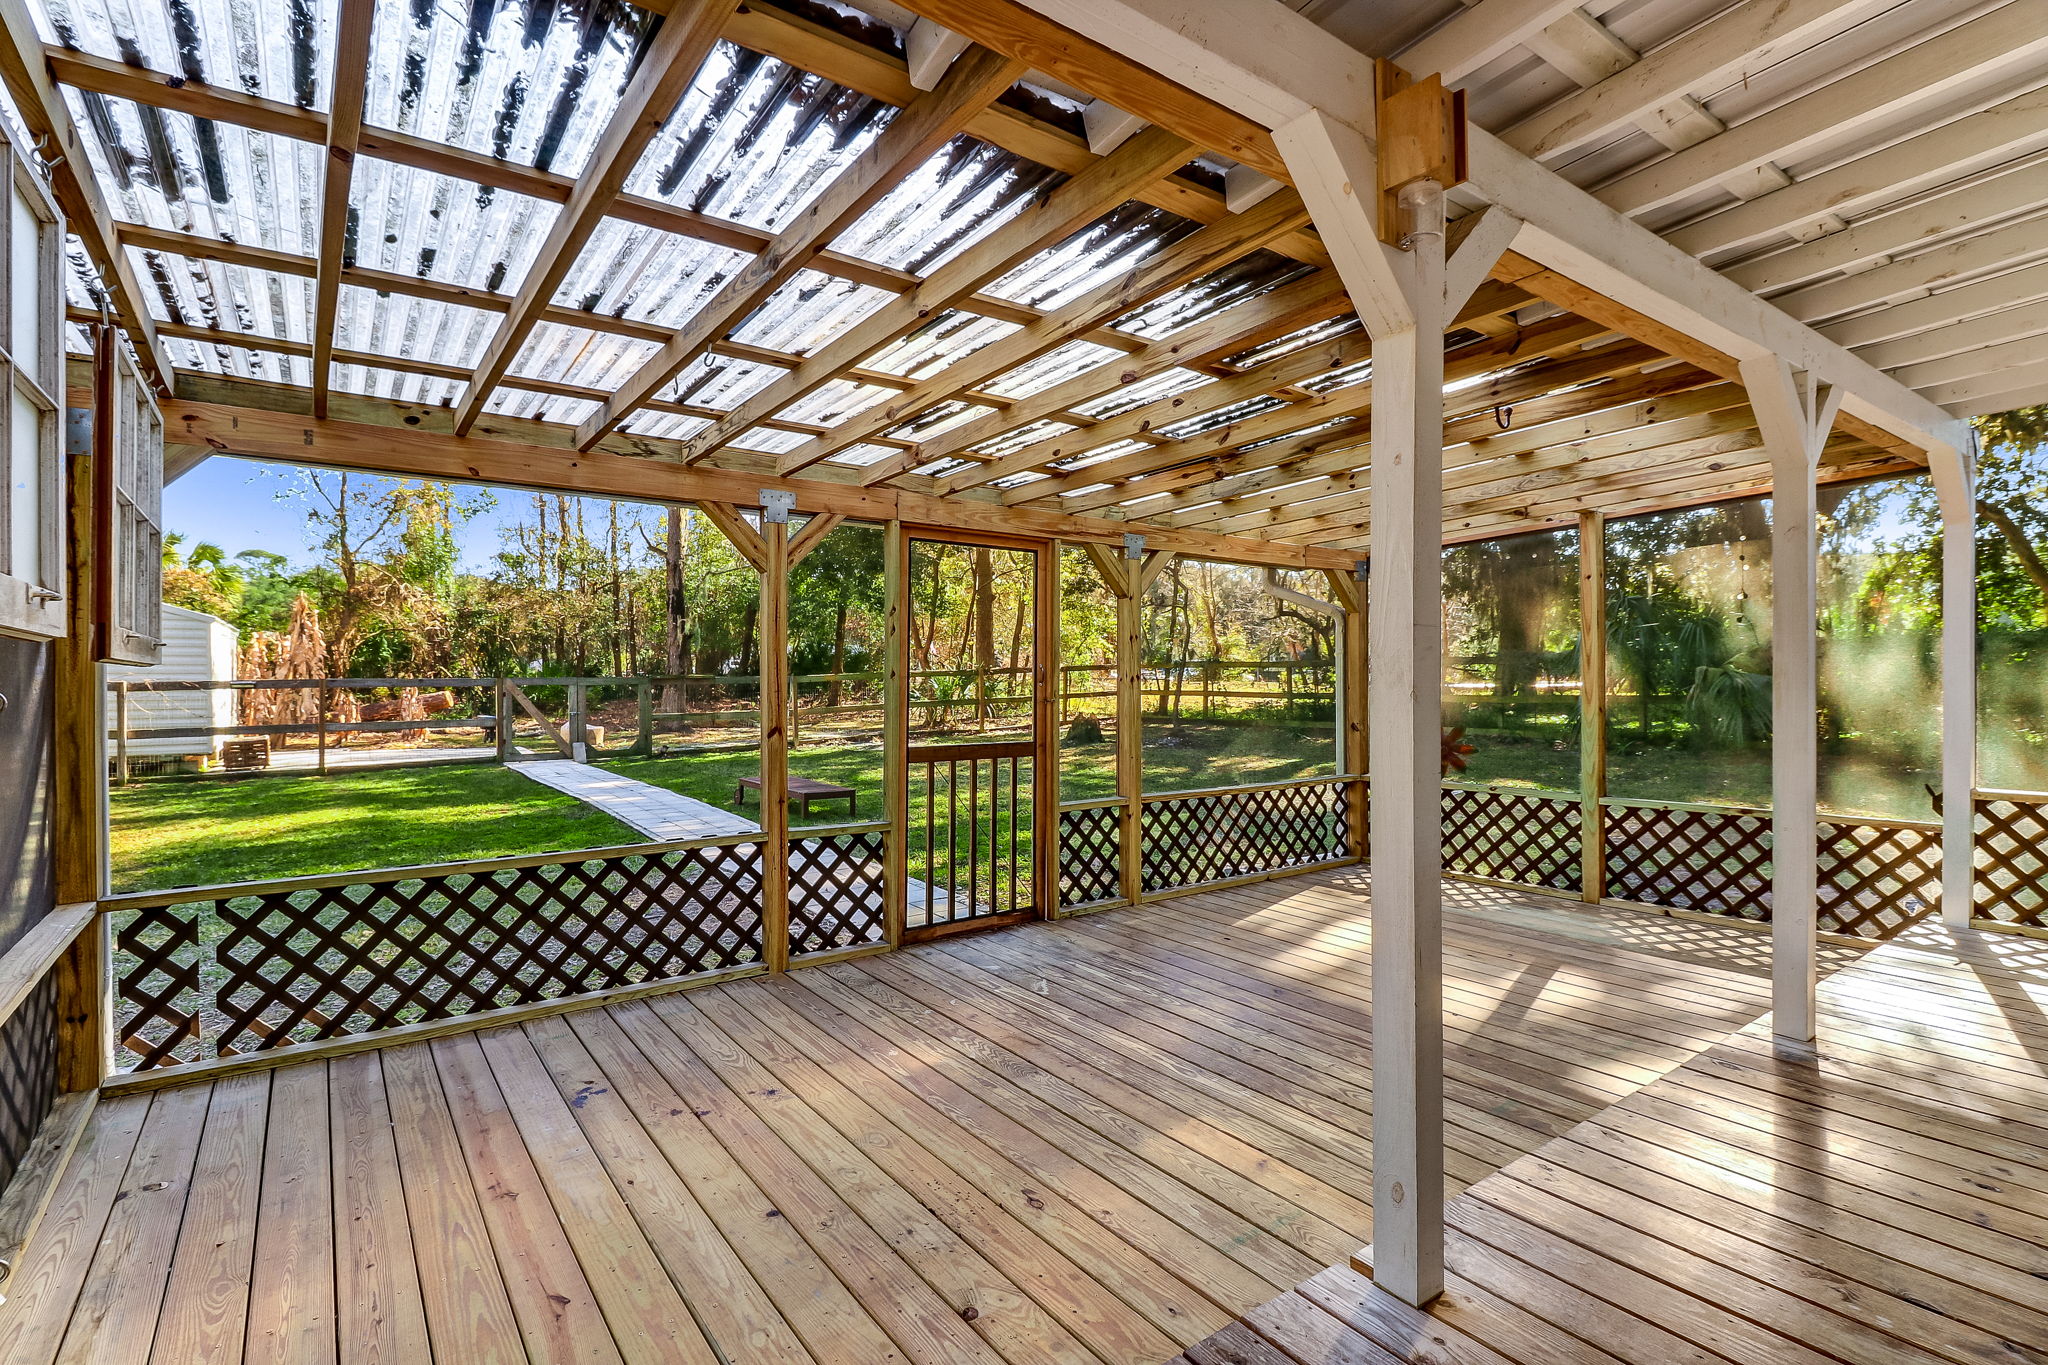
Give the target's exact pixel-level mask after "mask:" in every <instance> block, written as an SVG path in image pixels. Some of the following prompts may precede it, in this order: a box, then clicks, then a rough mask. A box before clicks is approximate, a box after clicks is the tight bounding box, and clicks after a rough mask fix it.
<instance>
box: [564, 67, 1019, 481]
mask: <svg viewBox="0 0 2048 1365" xmlns="http://www.w3.org/2000/svg"><path fill="white" fill-rule="evenodd" d="M1023 73H1024V67H1023V66H1022V65H1021V64H1020V63H1018V62H1015V61H1013V60H1011V59H1009V58H1006V57H1001V56H998V55H997V54H995V53H993V52H989V51H988V50H987V49H985V48H976V49H973V50H971V51H969V52H966V53H964V54H962V55H961V57H960V58H959V60H957V61H956V62H954V63H953V65H952V67H951V68H950V69H949V70H948V71H947V72H946V75H945V77H944V79H942V80H941V81H940V82H939V84H938V87H937V88H936V89H934V90H933V91H932V92H931V93H930V94H929V95H925V96H923V97H921V98H919V99H917V100H914V101H912V102H911V103H910V105H909V106H907V107H906V108H905V109H904V110H903V111H902V112H901V113H900V114H898V115H897V116H896V117H895V118H894V119H892V120H890V122H889V126H888V127H887V128H885V129H883V130H882V133H881V135H880V136H879V137H877V138H876V139H875V141H874V143H873V144H872V145H871V146H869V147H868V149H867V150H866V151H864V152H863V153H861V155H860V156H859V157H858V158H856V159H855V161H854V162H853V164H852V165H850V166H848V167H847V168H846V169H845V170H844V171H842V172H841V173H840V174H839V176H838V178H836V179H835V180H834V181H833V182H832V183H831V184H830V185H829V186H827V187H826V188H825V189H824V190H823V191H822V192H821V193H820V194H819V195H818V197H817V198H816V199H814V200H813V201H812V202H811V204H810V206H809V207H808V208H806V209H805V210H804V211H803V212H802V213H800V214H798V215H797V217H796V220H795V221H794V222H792V223H791V224H790V225H789V226H788V227H787V228H785V229H783V231H782V232H781V233H780V234H778V235H777V237H776V239H775V241H774V243H773V244H771V245H770V246H769V247H768V248H767V249H766V250H765V251H763V252H761V254H760V255H758V256H755V257H754V258H753V259H752V260H751V261H749V262H748V263H747V264H746V266H745V267H744V268H742V269H741V270H740V271H738V272H737V273H736V274H735V275H734V276H733V277H732V278H731V279H730V280H728V281H727V282H726V284H725V287H724V288H722V289H720V290H719V291H718V293H717V295H716V296H715V297H713V298H712V299H711V300H710V301H709V302H707V303H705V304H704V305H703V306H702V307H700V308H699V309H697V311H696V312H695V313H693V314H691V316H690V319H689V321H688V322H687V323H685V324H684V325H683V327H682V329H681V330H680V331H679V332H677V334H676V336H675V338H674V339H673V340H671V341H670V342H669V343H668V344H667V345H665V346H663V347H662V348H661V350H660V351H658V352H656V353H655V354H654V355H653V356H651V357H649V359H648V360H647V362H646V363H645V364H644V365H642V366H641V367H640V369H639V370H637V371H635V372H634V373H633V375H632V376H630V377H629V378H628V379H627V380H626V382H625V383H624V384H622V385H621V386H620V387H619V390H618V392H617V393H615V394H614V395H613V396H612V397H611V399H610V400H609V401H607V402H606V403H605V405H604V406H603V407H602V408H601V409H599V410H598V412H596V413H595V414H593V415H592V416H591V417H590V419H589V420H588V421H586V422H584V424H583V425H582V427H581V428H580V429H579V430H578V432H577V438H576V443H577V445H578V447H579V448H581V449H584V450H588V449H590V448H591V447H592V446H594V445H596V444H597V443H598V441H600V440H602V439H603V438H604V436H605V434H606V433H607V432H609V431H610V430H611V429H612V428H613V427H614V426H616V425H617V424H618V423H619V422H620V421H622V420H624V419H625V418H626V417H627V416H629V415H630V414H631V413H632V412H633V411H634V410H635V409H636V408H639V407H641V406H643V405H644V404H645V403H646V402H647V401H648V400H649V399H651V398H653V397H654V396H655V395H656V394H657V393H658V392H660V390H661V388H662V386H663V385H665V384H667V383H668V382H669V380H671V379H673V378H674V377H675V376H676V375H677V374H678V373H680V372H681V371H682V369H683V368H684V367H685V366H686V365H688V364H689V363H690V362H691V361H693V360H695V359H696V358H697V357H698V356H700V355H702V354H703V353H704V350H705V348H706V347H707V346H709V345H710V344H711V343H712V342H714V341H717V340H719V339H721V338H723V337H724V336H725V335H726V333H728V332H730V331H731V330H732V329H733V328H734V327H736V326H738V325H739V324H740V323H741V322H743V321H745V320H746V318H747V317H748V315H749V314H751V313H752V312H753V311H754V310H755V309H756V308H758V307H760V306H761V304H763V303H764V302H766V301H767V300H768V298H769V297H770V296H771V295H773V294H774V293H775V291H776V290H777V289H779V288H781V287H782V286H783V285H784V284H785V283H787V282H788V281H789V280H790V278H791V277H793V276H794V275H795V274H796V273H797V271H799V270H801V269H803V268H804V267H805V266H806V265H807V264H809V262H810V260H811V258H812V257H813V256H815V255H816V254H817V253H818V252H819V251H821V250H823V249H824V248H825V247H826V246H827V245H828V244H829V243H830V242H831V241H832V240H833V239H834V238H836V237H838V236H839V234H840V233H841V232H843V231H845V230H846V229H847V228H848V227H850V226H852V225H853V223H854V222H855V221H856V220H858V219H859V217H860V216H861V215H862V214H863V213H866V212H867V211H868V210H869V209H870V208H872V207H874V205H875V204H876V203H878V202H880V200H881V199H882V197H883V196H884V195H886V194H888V192H889V191H890V190H891V189H893V188H895V185H896V182H897V181H898V180H899V179H901V178H902V177H903V176H905V175H907V174H909V173H910V172H911V171H912V170H914V169H915V168H916V167H917V166H919V165H921V164H923V163H924V162H925V161H926V160H927V159H929V158H930V157H931V156H933V155H934V154H935V153H937V152H938V151H939V149H941V148H942V147H944V146H945V145H946V144H947V143H948V142H950V141H952V140H953V138H954V137H956V136H958V135H959V133H960V132H961V131H962V130H963V129H965V128H966V127H967V125H968V124H969V123H970V122H972V120H973V118H974V116H975V115H976V114H977V113H979V112H980V111H981V110H983V109H985V108H986V107H987V106H988V105H989V104H990V103H991V102H993V101H994V99H995V98H996V96H998V95H1000V94H1002V93H1003V91H1005V90H1007V89H1009V88H1010V86H1012V85H1014V84H1015V83H1016V81H1017V78H1018V77H1019V76H1021V75H1022V74H1023Z"/></svg>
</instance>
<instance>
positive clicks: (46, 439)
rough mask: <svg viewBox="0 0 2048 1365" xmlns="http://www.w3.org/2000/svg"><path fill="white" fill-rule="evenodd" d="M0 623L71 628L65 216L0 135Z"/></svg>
mask: <svg viewBox="0 0 2048 1365" xmlns="http://www.w3.org/2000/svg"><path fill="white" fill-rule="evenodd" d="M0 180H4V181H5V183H6V185H7V213H6V217H5V221H4V222H0V243H4V246H0V295H4V298H0V388H4V391H5V394H6V400H7V411H6V414H5V416H4V418H0V631H6V632H7V633H9V634H14V635H28V636H36V637H42V638H53V637H56V636H61V635H63V634H64V633H65V629H66V626H67V622H66V619H65V618H66V613H65V606H64V593H63V584H64V517H65V513H64V497H63V492H64V484H63V470H64V459H63V441H62V432H61V430H60V425H59V424H60V423H61V421H62V420H63V415H64V408H63V401H62V398H63V393H64V355H63V342H62V336H61V331H60V328H61V323H62V318H63V306H64V291H63V288H62V285H61V283H60V281H59V276H58V253H59V251H60V250H61V248H62V246H63V243H64V219H63V215H62V214H60V213H59V212H58V210H57V205H56V201H55V200H53V199H52V198H51V197H50V192H49V189H48V188H47V187H46V186H45V185H44V184H43V182H42V178H41V175H40V173H39V172H38V171H37V169H36V167H35V166H34V164H33V163H32V162H31V161H30V160H29V159H28V158H26V157H24V156H23V155H21V154H20V152H19V151H18V150H17V149H16V148H15V147H14V145H13V144H12V143H11V142H9V141H8V140H7V139H6V138H5V137H4V136H0Z"/></svg>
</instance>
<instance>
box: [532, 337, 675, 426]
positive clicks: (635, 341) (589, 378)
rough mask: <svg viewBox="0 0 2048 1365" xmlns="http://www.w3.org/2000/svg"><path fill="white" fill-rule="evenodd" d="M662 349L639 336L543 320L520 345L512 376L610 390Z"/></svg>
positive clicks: (624, 380) (623, 381)
mask: <svg viewBox="0 0 2048 1365" xmlns="http://www.w3.org/2000/svg"><path fill="white" fill-rule="evenodd" d="M659 349H660V347H658V346H656V345H655V344H654V343H653V342H651V341H643V340H641V339H640V338H639V337H629V336H620V335H619V334H617V333H616V332H599V331H593V330H592V329H590V328H588V327H570V326H566V325H564V324H562V323H556V322H543V323H541V324H540V325H539V326H537V327H535V328H534V329H533V331H532V333H531V334H530V335H529V336H528V337H527V338H526V344H525V345H524V346H522V347H520V348H519V354H518V355H517V356H515V357H514V358H513V361H512V368H511V371H510V377H511V378H512V379H515V380H516V379H517V378H519V377H520V376H522V375H523V376H526V377H527V378H532V379H549V380H553V381H555V382H556V383H561V384H574V385H576V386H577V387H579V388H586V389H604V390H606V391H610V390H612V389H616V388H617V387H619V385H621V384H623V383H625V382H626V379H627V377H628V376H629V375H631V374H632V373H633V372H634V371H635V370H638V369H639V368H640V367H641V366H642V365H644V364H646V363H647V360H648V358H649V357H650V356H652V355H653V354H654V353H655V352H656V351H657V350H659ZM579 420H580V419H579Z"/></svg>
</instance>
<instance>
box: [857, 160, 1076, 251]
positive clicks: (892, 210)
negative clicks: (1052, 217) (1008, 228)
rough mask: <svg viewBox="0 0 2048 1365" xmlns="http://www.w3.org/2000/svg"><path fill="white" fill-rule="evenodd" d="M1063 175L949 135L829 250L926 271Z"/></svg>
mask: <svg viewBox="0 0 2048 1365" xmlns="http://www.w3.org/2000/svg"><path fill="white" fill-rule="evenodd" d="M1065 179H1066V177H1065V176H1063V175H1061V174H1060V173H1059V172H1057V171H1054V170H1050V169H1048V168H1047V167H1044V166H1040V165H1038V164H1037V163H1036V162H1031V161H1026V160H1024V159H1023V158H1022V157H1020V156H1017V155H1015V154H1014V153H1011V152H1006V151H1003V150H1002V149H1001V148H997V147H991V146H989V145H988V144H987V143H985V142H979V141H977V140H975V139H974V138H971V137H966V136H961V137H956V138H954V139H953V140H952V141H951V142H950V143H948V144H946V146H945V148H944V149H943V150H942V151H940V152H939V153H938V155H936V156H933V157H930V158H928V159H927V160H926V161H925V163H924V164H923V165H922V166H919V167H918V168H917V169H916V170H915V171H913V172H911V173H910V174H909V175H907V176H905V177H904V179H903V182H902V183H901V184H899V185H897V186H896V187H895V188H893V189H891V190H890V191H889V193H888V194H887V195H886V196H884V197H883V199H882V201H881V202H880V203H879V204H876V205H875V206H874V207H873V208H871V209H869V210H868V211H867V212H866V213H865V214H863V215H862V216H861V218H860V221H858V222H856V223H855V224H854V225H853V226H852V227H850V228H848V229H847V230H846V231H845V232H843V233H841V234H840V235H839V238H838V240H836V241H835V242H833V244H832V248H833V250H835V251H840V252H844V253H845V254H846V255H849V256H858V257H860V258H861V259H862V260H866V261H875V262H878V263H879V264H882V265H887V266H893V267H895V268H896V269H898V270H908V271H910V272H911V273H912V274H914V275H928V274H930V273H931V272H932V271H934V270H936V269H937V268H938V267H939V266H941V265H943V264H945V263H946V262H947V261H949V260H951V259H952V258H953V257H955V256H957V255H959V254H960V253H961V252H962V251H965V250H966V249H967V248H968V247H970V246H972V245H973V244H974V243H976V242H978V241H980V240H981V239H982V238H984V237H986V236H987V235H988V234H989V233H991V232H994V231H995V230H996V229H997V228H999V227H1001V226H1002V225H1003V224H1004V223H1006V222H1008V221H1009V220H1010V219H1012V218H1014V217H1016V216H1017V215H1018V214H1019V213H1021V212H1023V211H1024V209H1026V208H1027V207H1029V206H1030V204H1031V202H1032V200H1033V199H1034V198H1035V197H1036V196H1038V195H1039V194H1042V193H1045V192H1047V191H1049V190H1051V189H1053V188H1054V187H1056V186H1057V185H1059V184H1060V182H1062V181H1063V180H1065Z"/></svg>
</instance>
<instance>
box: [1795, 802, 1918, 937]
mask: <svg viewBox="0 0 2048 1365" xmlns="http://www.w3.org/2000/svg"><path fill="white" fill-rule="evenodd" d="M1819 833H1820V840H1819V845H1818V849H1819V879H1818V880H1819V890H1820V916H1819V918H1820V927H1821V928H1822V929H1825V930H1827V931H1828V932H1829V933H1833V934H1855V935H1858V936H1859V937H1862V938H1890V937H1891V936H1892V935H1893V934H1896V933H1897V932H1899V930H1901V929H1904V928H1905V927H1906V926H1908V925H1910V924H1913V923H1916V922H1917V921H1919V920H1923V919H1925V918H1927V916H1929V915H1931V914H1933V913H1934V912H1935V911H1937V910H1939V909H1940V908H1941V831H1940V830H1939V829H1928V828H1921V827H1918V826H1913V825H1893V824H1890V823H1885V824H1864V823H1860V822H1857V821H1850V820H1822V821H1821V822H1820V830H1819Z"/></svg>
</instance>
